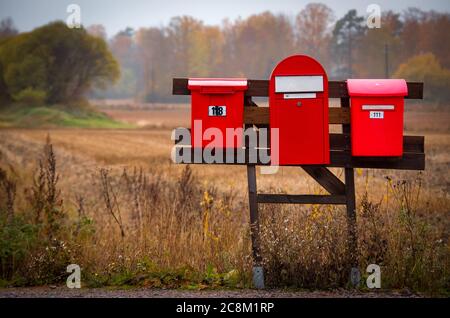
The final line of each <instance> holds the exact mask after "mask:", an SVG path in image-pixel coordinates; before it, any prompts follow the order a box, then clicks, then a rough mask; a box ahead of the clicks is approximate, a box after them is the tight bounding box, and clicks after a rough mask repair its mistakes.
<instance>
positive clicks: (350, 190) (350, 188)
mask: <svg viewBox="0 0 450 318" xmlns="http://www.w3.org/2000/svg"><path fill="white" fill-rule="evenodd" d="M341 107H342V108H343V109H350V99H349V98H348V97H342V98H341ZM342 132H343V133H344V134H346V135H347V136H349V137H350V138H348V140H349V142H350V143H351V135H350V124H344V125H342ZM352 158H353V157H350V158H348V157H347V158H346V159H347V161H349V160H351V159H352ZM344 175H345V176H344V178H345V201H346V203H345V205H346V212H347V235H348V247H347V250H348V253H349V255H348V256H349V261H350V268H348V270H349V274H350V275H349V276H350V282H351V283H352V284H354V286H356V284H357V283H359V282H356V281H355V279H354V277H353V275H354V273H355V271H358V258H357V252H358V237H357V228H356V197H355V172H354V170H353V166H352V165H349V164H347V165H346V166H345V168H344Z"/></svg>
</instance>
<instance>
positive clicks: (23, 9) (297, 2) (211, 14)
mask: <svg viewBox="0 0 450 318" xmlns="http://www.w3.org/2000/svg"><path fill="white" fill-rule="evenodd" d="M310 2H322V3H325V4H326V5H328V6H329V7H330V8H331V9H333V11H334V12H335V15H336V17H337V18H340V17H342V16H343V15H344V14H345V13H346V12H347V11H348V10H350V9H357V10H358V13H359V14H360V15H365V14H366V8H367V6H368V5H369V4H371V3H376V4H378V5H380V6H381V9H382V11H385V10H394V11H396V12H401V11H402V10H404V9H406V8H408V7H417V8H420V9H422V10H426V11H428V10H435V11H438V12H450V0H403V1H400V0H395V1H392V0H346V1H343V0H328V1H326V0H325V1H317V0H309V1H308V0H222V1H218V0H184V1H183V0H0V19H3V18H6V17H11V18H12V19H13V20H14V24H15V26H16V27H17V28H18V29H19V30H20V31H29V30H32V29H33V28H35V27H37V26H40V25H43V24H46V23H48V22H50V21H54V20H63V21H65V20H66V18H67V17H68V15H69V14H68V13H67V12H66V9H67V6H68V5H69V4H71V3H74V4H78V5H79V6H80V7H81V22H82V24H83V25H84V26H89V25H91V24H103V25H104V26H105V28H106V31H107V33H108V35H109V36H112V35H114V34H116V33H117V32H118V31H119V30H122V29H124V28H125V27H127V26H130V27H132V28H134V29H138V28H140V27H149V26H162V25H166V24H167V23H168V22H169V20H170V18H172V17H174V16H180V15H190V16H193V17H195V18H198V19H200V20H202V21H203V22H205V23H206V24H215V25H218V24H220V23H221V22H222V21H223V19H225V18H228V19H230V20H234V19H236V18H238V17H242V18H246V17H248V16H249V15H252V14H256V13H261V12H263V11H267V10H268V11H271V12H273V13H284V14H287V15H288V16H289V17H291V18H292V19H293V18H294V17H295V15H296V14H297V13H298V12H299V11H300V10H301V9H303V8H304V7H305V5H306V4H308V3H310Z"/></svg>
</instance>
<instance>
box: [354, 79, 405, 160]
mask: <svg viewBox="0 0 450 318" xmlns="http://www.w3.org/2000/svg"><path fill="white" fill-rule="evenodd" d="M377 84H378V85H377ZM347 86H348V92H349V95H350V98H351V99H350V103H351V144H352V155H353V156H382V157H400V156H402V154H403V112H404V96H406V95H408V89H407V86H406V82H405V81H404V80H401V79H394V80H390V79H387V80H355V79H351V80H347ZM371 112H372V113H373V114H372V115H371ZM377 112H378V114H376V113H377ZM375 115H376V116H375ZM371 116H372V118H371Z"/></svg>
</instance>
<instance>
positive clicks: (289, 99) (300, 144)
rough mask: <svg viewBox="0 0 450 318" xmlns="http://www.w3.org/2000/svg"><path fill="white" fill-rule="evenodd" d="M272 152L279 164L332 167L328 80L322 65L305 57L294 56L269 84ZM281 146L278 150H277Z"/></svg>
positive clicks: (282, 63)
mask: <svg viewBox="0 0 450 318" xmlns="http://www.w3.org/2000/svg"><path fill="white" fill-rule="evenodd" d="M269 107H270V127H271V129H273V128H278V130H279V131H278V135H279V138H278V139H279V140H278V145H277V144H276V142H277V140H276V139H274V138H271V151H272V157H274V156H273V151H275V150H276V149H278V151H279V157H278V158H279V159H278V161H279V164H280V165H291V164H305V165H309V164H328V163H329V162H330V149H329V148H330V146H329V133H328V78H327V74H326V73H325V70H324V69H323V67H322V65H320V64H319V62H317V61H316V60H314V59H313V58H311V57H309V56H305V55H294V56H290V57H288V58H286V59H284V60H283V61H281V62H280V63H279V64H278V65H277V66H276V67H275V69H274V70H273V72H272V75H271V77H270V83H269ZM277 146H278V147H277Z"/></svg>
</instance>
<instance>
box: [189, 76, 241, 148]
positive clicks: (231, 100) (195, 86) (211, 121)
mask: <svg viewBox="0 0 450 318" xmlns="http://www.w3.org/2000/svg"><path fill="white" fill-rule="evenodd" d="M188 88H189V89H190V90H191V96H192V100H191V104H192V107H191V128H192V129H191V134H192V136H191V137H192V138H191V140H192V146H193V147H202V148H204V147H206V146H208V144H210V143H211V141H213V142H214V144H215V146H217V144H216V142H218V143H220V145H223V146H224V147H225V148H236V147H242V132H240V133H239V132H238V133H237V135H236V136H234V138H233V139H228V140H227V138H226V133H227V128H232V129H236V128H243V121H244V91H245V90H246V89H247V80H246V79H243V78H236V79H234V78H191V79H189V81H188ZM210 106H226V116H210V115H208V108H209V107H210ZM195 121H196V122H197V124H198V123H199V122H198V121H201V128H199V129H195V125H194V122H195ZM209 128H213V130H211V129H209ZM214 128H215V129H214ZM208 129H209V131H210V133H212V134H215V131H216V132H217V129H218V130H219V131H220V132H221V134H222V137H221V138H220V139H216V138H213V137H212V136H211V137H210V138H209V139H208V137H207V138H204V137H205V131H207V130H208ZM210 139H211V140H210ZM227 142H228V144H227ZM210 145H211V146H212V144H210Z"/></svg>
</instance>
